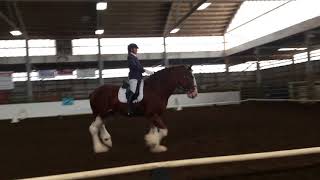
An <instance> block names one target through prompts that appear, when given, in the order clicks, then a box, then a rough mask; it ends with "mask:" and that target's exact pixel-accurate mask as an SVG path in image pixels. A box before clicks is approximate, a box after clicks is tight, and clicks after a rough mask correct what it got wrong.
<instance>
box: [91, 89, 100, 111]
mask: <svg viewBox="0 0 320 180" xmlns="http://www.w3.org/2000/svg"><path fill="white" fill-rule="evenodd" d="M94 95H95V91H93V92H91V93H90V94H89V101H90V107H91V110H92V114H93V116H94V117H97V116H98V114H99V112H98V111H97V108H96V107H95V103H94V99H95V98H94Z"/></svg>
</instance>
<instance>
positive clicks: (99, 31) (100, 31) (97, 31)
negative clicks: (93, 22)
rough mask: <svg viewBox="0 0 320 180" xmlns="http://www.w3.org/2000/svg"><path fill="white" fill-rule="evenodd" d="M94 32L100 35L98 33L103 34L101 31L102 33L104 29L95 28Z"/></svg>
mask: <svg viewBox="0 0 320 180" xmlns="http://www.w3.org/2000/svg"><path fill="white" fill-rule="evenodd" d="M94 33H95V34H96V35H100V34H103V33H104V30H103V29H97V30H96V31H95V32H94Z"/></svg>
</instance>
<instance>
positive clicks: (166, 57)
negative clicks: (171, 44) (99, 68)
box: [163, 37, 170, 67]
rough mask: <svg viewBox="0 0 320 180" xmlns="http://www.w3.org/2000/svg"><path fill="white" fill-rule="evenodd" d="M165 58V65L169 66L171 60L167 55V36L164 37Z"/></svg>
mask: <svg viewBox="0 0 320 180" xmlns="http://www.w3.org/2000/svg"><path fill="white" fill-rule="evenodd" d="M163 59H164V66H165V67H169V65H170V62H169V59H168V56H167V45H166V37H163Z"/></svg>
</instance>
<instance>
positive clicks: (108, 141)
mask: <svg viewBox="0 0 320 180" xmlns="http://www.w3.org/2000/svg"><path fill="white" fill-rule="evenodd" d="M102 143H103V144H104V145H106V146H107V147H108V148H111V147H112V140H111V138H104V139H102Z"/></svg>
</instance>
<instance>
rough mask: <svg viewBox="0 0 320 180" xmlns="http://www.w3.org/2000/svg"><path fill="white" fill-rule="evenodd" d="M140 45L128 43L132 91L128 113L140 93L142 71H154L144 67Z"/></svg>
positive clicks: (130, 92) (129, 113)
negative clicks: (139, 54)
mask: <svg viewBox="0 0 320 180" xmlns="http://www.w3.org/2000/svg"><path fill="white" fill-rule="evenodd" d="M137 53H138V46H137V45H136V44H134V43H131V44H129V45H128V57H127V60H128V65H129V84H130V91H129V95H128V115H131V114H132V102H133V100H134V96H135V95H136V94H137V93H139V87H140V83H141V80H142V73H144V72H146V73H147V74H150V75H151V74H153V73H154V72H153V71H149V70H147V69H144V68H143V67H142V65H141V64H140V62H139V59H138V57H137Z"/></svg>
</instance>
